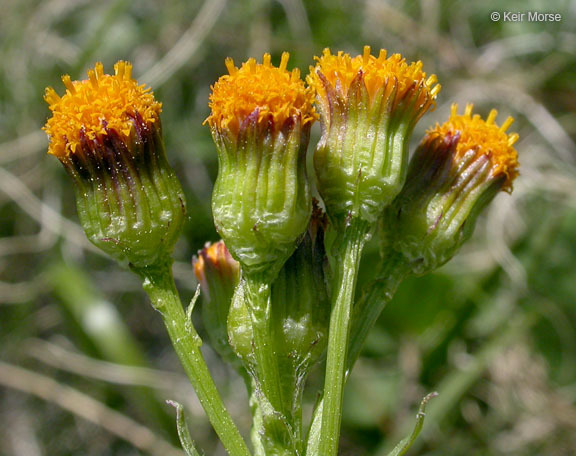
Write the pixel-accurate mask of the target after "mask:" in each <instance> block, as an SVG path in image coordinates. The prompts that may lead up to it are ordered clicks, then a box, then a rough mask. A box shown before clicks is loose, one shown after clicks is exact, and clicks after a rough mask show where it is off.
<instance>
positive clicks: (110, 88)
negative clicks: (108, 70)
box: [44, 61, 162, 158]
mask: <svg viewBox="0 0 576 456" xmlns="http://www.w3.org/2000/svg"><path fill="white" fill-rule="evenodd" d="M114 73H115V74H114V75H108V74H104V69H103V66H102V64H101V63H97V64H96V65H95V67H94V69H91V70H88V79H87V80H83V81H71V80H70V76H68V75H65V76H63V77H62V81H63V82H64V85H65V86H66V93H65V94H64V95H63V96H62V97H60V96H59V95H58V94H57V93H56V91H55V90H54V89H53V88H51V87H48V88H47V89H46V94H45V96H44V99H45V100H46V102H47V103H48V104H49V107H50V110H51V111H52V117H51V118H50V119H48V122H47V123H46V125H45V126H44V131H46V133H47V134H48V135H49V137H50V146H49V148H48V153H50V154H53V155H56V156H57V157H60V158H62V157H66V156H68V155H69V154H70V153H75V152H76V149H77V148H78V147H79V144H80V137H81V134H84V135H86V137H87V138H88V139H90V140H92V139H94V138H96V137H97V136H99V135H104V134H106V128H109V129H113V130H114V131H115V132H116V133H117V134H118V135H120V137H121V139H123V140H125V141H127V140H128V139H129V137H130V135H131V133H132V131H133V128H134V125H133V122H132V119H133V118H134V117H135V116H136V115H138V116H139V117H140V118H141V119H142V121H143V122H144V123H145V124H146V125H148V126H150V125H151V124H153V123H155V122H157V121H158V118H159V114H160V112H161V110H162V103H159V102H157V101H156V100H155V99H154V94H153V93H152V91H151V89H150V88H146V86H145V85H139V84H138V82H137V81H136V80H135V79H132V65H131V64H130V63H128V62H123V61H119V62H117V63H116V65H114ZM81 132H83V133H81Z"/></svg>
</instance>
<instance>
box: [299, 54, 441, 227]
mask: <svg viewBox="0 0 576 456" xmlns="http://www.w3.org/2000/svg"><path fill="white" fill-rule="evenodd" d="M316 60H317V61H318V63H317V65H316V67H311V68H310V74H309V76H308V78H307V81H308V84H309V85H310V86H312V87H313V88H314V89H315V90H316V93H317V105H318V107H319V111H320V119H321V125H322V137H321V139H320V142H319V143H318V146H317V148H316V152H315V154H314V168H315V170H316V177H317V181H318V191H319V192H320V195H321V196H322V199H323V200H324V203H325V205H326V209H327V212H328V215H329V216H330V217H331V218H332V219H333V221H334V222H340V223H341V222H343V221H344V222H347V221H349V219H350V218H356V217H358V218H360V219H362V220H365V221H367V222H369V223H370V224H372V223H374V222H375V221H376V220H377V219H378V217H379V216H380V215H381V213H382V211H383V209H384V207H386V206H387V205H388V204H389V203H390V202H391V201H392V200H393V199H394V197H395V196H396V195H397V194H398V192H399V191H400V189H401V188H402V185H403V184H404V179H405V175H406V162H407V158H408V149H407V146H408V144H409V140H410V135H411V133H412V130H413V128H414V125H415V124H416V122H417V121H418V120H419V119H420V117H421V116H422V115H423V114H424V113H425V112H426V111H428V110H429V109H430V108H431V107H432V106H434V100H435V98H436V95H437V94H438V92H439V91H440V85H438V84H436V82H437V79H436V76H435V75H432V76H430V77H426V73H424V72H423V71H422V62H416V63H410V64H408V63H406V60H405V59H404V58H402V56H401V55H400V54H394V55H391V56H390V57H387V56H386V51H384V50H381V51H380V54H379V55H378V57H374V56H372V55H371V54H370V47H369V46H365V47H364V53H363V55H359V56H356V57H350V55H348V54H344V53H342V52H339V53H338V54H337V55H332V54H331V53H330V50H329V49H325V50H324V53H323V55H322V56H321V57H317V58H316Z"/></svg>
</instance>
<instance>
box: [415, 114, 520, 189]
mask: <svg viewBox="0 0 576 456" xmlns="http://www.w3.org/2000/svg"><path fill="white" fill-rule="evenodd" d="M472 111H473V105H472V104H468V105H466V109H465V111H464V114H462V115H459V114H458V105H457V104H453V105H452V109H451V115H450V118H449V119H448V121H447V122H445V123H444V124H442V125H439V124H436V126H435V127H433V128H431V129H430V130H428V131H427V132H426V139H425V141H426V142H427V141H434V140H437V139H444V138H452V137H456V136H458V142H457V145H456V152H455V154H456V157H455V158H456V159H459V158H461V157H462V156H464V154H466V153H467V152H469V151H470V150H474V151H476V154H477V156H480V155H485V156H487V157H488V158H489V159H490V162H491V165H492V168H491V174H492V176H493V177H495V178H496V177H499V176H505V177H506V179H505V181H504V185H503V189H504V190H506V191H511V190H512V182H513V181H514V179H515V178H516V177H517V176H518V153H517V152H516V149H514V144H515V143H516V141H518V134H517V133H510V134H508V133H506V130H508V128H509V127H510V125H511V124H512V122H514V119H513V118H512V117H508V118H507V119H506V120H505V121H504V123H503V124H502V125H500V126H498V125H497V124H496V123H495V120H496V116H497V115H498V111H496V110H495V109H493V110H492V111H490V114H488V117H487V118H486V120H484V119H482V118H481V117H480V115H479V114H472Z"/></svg>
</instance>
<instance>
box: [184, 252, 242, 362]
mask: <svg viewBox="0 0 576 456" xmlns="http://www.w3.org/2000/svg"><path fill="white" fill-rule="evenodd" d="M193 261H194V273H195V275H196V278H197V279H198V282H199V283H200V286H201V288H202V296H203V298H204V302H203V305H202V319H203V321H204V326H205V327H206V331H207V333H208V336H209V338H210V342H211V343H212V346H213V347H214V349H215V350H216V351H217V352H218V354H219V355H220V356H221V357H222V359H224V360H226V361H228V362H232V363H234V362H236V361H237V357H236V355H235V354H234V352H233V351H232V349H231V348H230V344H229V342H228V329H227V321H228V312H229V311H230V304H231V301H232V296H233V295H234V288H235V287H236V285H237V284H238V282H239V280H240V265H239V264H238V262H237V261H236V260H235V259H234V258H232V255H230V252H228V249H227V248H226V245H225V244H224V241H218V242H216V243H214V244H209V243H207V244H206V246H205V247H204V248H203V249H202V250H200V251H199V252H198V256H197V257H196V258H194V260H193Z"/></svg>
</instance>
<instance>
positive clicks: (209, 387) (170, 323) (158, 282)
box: [135, 260, 250, 456]
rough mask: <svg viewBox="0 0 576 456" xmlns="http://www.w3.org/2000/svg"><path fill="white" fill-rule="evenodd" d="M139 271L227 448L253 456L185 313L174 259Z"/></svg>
mask: <svg viewBox="0 0 576 456" xmlns="http://www.w3.org/2000/svg"><path fill="white" fill-rule="evenodd" d="M135 272H136V273H137V274H138V275H139V276H140V277H142V279H143V280H144V282H143V287H144V290H145V291H146V293H147V294H148V296H149V297H150V300H151V301H152V305H153V306H154V308H155V309H156V310H158V311H159V312H160V314H161V315H162V318H163V319H164V323H165V325H166V329H167V330H168V334H169V335H170V339H171V341H172V345H173V346H174V349H175V350H176V353H177V354H178V358H180V362H181V363H182V366H183V367H184V370H185V371H186V374H187V375H188V378H189V379H190V382H191V383H192V386H193V387H194V390H195V391H196V394H197V396H198V399H199V400H200V403H201V404H202V407H204V411H205V412H206V415H207V416H208V419H209V420H210V423H212V426H213V427H214V430H215V431H216V433H217V434H218V437H219V438H220V440H221V442H222V444H223V445H224V448H226V450H227V451H228V453H229V454H230V455H231V456H250V451H249V450H248V447H247V446H246V443H245V442H244V440H243V439H242V436H241V435H240V432H239V431H238V428H237V427H236V425H235V424H234V422H233V421H232V417H231V416H230V414H229V413H228V410H226V407H225V406H224V402H223V401H222V398H221V397H220V394H219V392H218V390H217V389H216V385H215V384H214V380H213V379H212V376H211V375H210V372H209V370H208V366H207V365H206V361H205V360H204V357H203V356H202V352H201V350H200V346H201V345H202V341H201V339H200V337H199V336H198V334H197V333H196V330H195V329H194V328H193V326H192V322H191V321H189V320H188V319H187V317H186V315H185V313H184V309H183V308H182V303H181V301H180V297H179V295H178V291H177V289H176V285H175V284H174V279H173V277H172V270H171V260H166V261H165V262H163V263H162V264H160V265H158V266H155V267H148V268H139V269H135Z"/></svg>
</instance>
